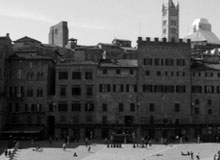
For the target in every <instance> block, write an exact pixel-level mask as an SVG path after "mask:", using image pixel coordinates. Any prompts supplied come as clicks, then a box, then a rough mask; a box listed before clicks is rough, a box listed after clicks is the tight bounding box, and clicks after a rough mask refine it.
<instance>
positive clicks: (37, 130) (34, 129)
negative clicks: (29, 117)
mask: <svg viewBox="0 0 220 160" xmlns="http://www.w3.org/2000/svg"><path fill="white" fill-rule="evenodd" d="M43 129H44V126H30V127H13V128H10V129H9V130H6V131H0V133H5V134H19V133H20V134H21V133H29V134H33V133H40V132H41V131H42V130H43Z"/></svg>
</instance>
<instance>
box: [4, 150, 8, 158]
mask: <svg viewBox="0 0 220 160" xmlns="http://www.w3.org/2000/svg"><path fill="white" fill-rule="evenodd" d="M7 156H8V149H5V157H7Z"/></svg>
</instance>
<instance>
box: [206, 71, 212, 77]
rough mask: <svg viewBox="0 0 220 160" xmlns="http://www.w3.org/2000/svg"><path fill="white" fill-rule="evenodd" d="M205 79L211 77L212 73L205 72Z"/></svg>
mask: <svg viewBox="0 0 220 160" xmlns="http://www.w3.org/2000/svg"><path fill="white" fill-rule="evenodd" d="M205 77H213V73H212V72H206V73H205Z"/></svg>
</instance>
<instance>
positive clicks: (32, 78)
mask: <svg viewBox="0 0 220 160" xmlns="http://www.w3.org/2000/svg"><path fill="white" fill-rule="evenodd" d="M30 79H31V81H33V80H34V73H33V72H31V78H30Z"/></svg>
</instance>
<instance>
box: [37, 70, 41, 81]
mask: <svg viewBox="0 0 220 160" xmlns="http://www.w3.org/2000/svg"><path fill="white" fill-rule="evenodd" d="M40 80H41V73H40V72H38V73H37V81H40Z"/></svg>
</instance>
